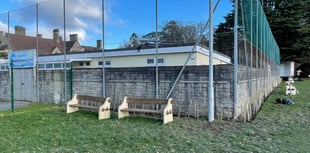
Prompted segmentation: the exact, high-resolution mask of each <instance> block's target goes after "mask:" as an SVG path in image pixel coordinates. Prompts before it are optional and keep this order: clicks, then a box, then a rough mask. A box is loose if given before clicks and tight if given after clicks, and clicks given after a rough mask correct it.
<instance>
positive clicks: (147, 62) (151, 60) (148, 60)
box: [146, 59, 154, 65]
mask: <svg viewBox="0 0 310 153" xmlns="http://www.w3.org/2000/svg"><path fill="white" fill-rule="evenodd" d="M146 64H148V65H150V64H154V59H147V60H146Z"/></svg>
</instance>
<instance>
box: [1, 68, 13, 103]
mask: <svg viewBox="0 0 310 153" xmlns="http://www.w3.org/2000/svg"><path fill="white" fill-rule="evenodd" d="M10 96H11V88H10V76H9V71H0V100H1V101H8V100H9V99H10Z"/></svg>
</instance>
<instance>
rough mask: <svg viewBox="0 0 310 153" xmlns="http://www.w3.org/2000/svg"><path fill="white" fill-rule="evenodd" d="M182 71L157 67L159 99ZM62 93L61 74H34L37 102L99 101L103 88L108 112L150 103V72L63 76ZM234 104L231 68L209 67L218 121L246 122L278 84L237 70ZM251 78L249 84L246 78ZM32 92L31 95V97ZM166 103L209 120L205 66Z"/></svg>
mask: <svg viewBox="0 0 310 153" xmlns="http://www.w3.org/2000/svg"><path fill="white" fill-rule="evenodd" d="M180 70H181V67H159V73H158V76H159V84H158V87H159V88H158V93H159V95H158V97H159V98H166V96H167V94H168V92H169V90H170V88H171V87H172V85H173V83H174V81H175V79H176V78H177V76H178V73H179V71H180ZM66 72H67V73H66V76H67V82H66V93H67V97H66V98H64V95H65V94H64V92H65V83H64V70H53V71H51V70H48V71H42V70H40V71H39V73H38V74H39V77H38V90H39V91H38V93H39V95H38V98H39V101H40V102H50V103H62V104H65V103H66V102H67V101H68V100H70V98H71V96H72V95H74V94H85V95H92V96H102V92H103V90H102V87H103V83H105V86H106V88H105V91H106V96H109V97H111V98H112V100H113V103H112V108H113V109H114V110H117V107H118V106H119V104H120V103H121V102H122V100H123V98H124V96H129V97H144V98H155V97H156V89H155V83H156V81H155V78H156V76H155V75H156V74H155V68H154V67H143V68H106V69H105V82H102V75H103V73H102V69H101V68H97V69H80V68H75V69H73V70H67V71H66ZM238 74H239V75H238V76H239V79H238V87H237V89H238V101H237V103H234V95H233V92H234V91H233V90H234V87H233V65H216V66H214V100H215V113H216V114H215V115H216V118H217V119H224V118H227V119H231V118H236V119H238V120H243V121H247V120H250V119H252V118H253V117H255V114H256V113H257V112H258V110H259V109H260V107H261V105H262V103H263V101H264V99H265V98H266V97H267V95H268V94H269V93H270V92H271V91H272V90H273V88H274V87H275V86H277V85H278V84H279V83H280V81H281V80H280V79H279V77H278V75H277V73H273V71H270V70H269V72H268V70H263V69H257V70H256V69H252V73H249V70H248V69H247V68H246V67H242V66H240V67H239V71H238ZM249 74H251V76H252V79H248V78H251V77H249ZM0 79H1V80H0V85H1V88H0V94H1V95H2V96H1V97H0V98H1V99H0V100H9V99H10V86H9V73H8V71H2V72H0ZM34 92H35V91H34ZM171 97H172V98H174V99H175V100H176V101H177V103H176V104H175V105H174V113H175V115H178V116H195V117H202V116H207V115H208V66H188V67H186V68H185V70H184V72H183V74H182V75H181V77H180V80H179V82H178V83H177V84H176V86H175V88H174V90H173V92H172V94H171Z"/></svg>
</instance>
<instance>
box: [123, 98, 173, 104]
mask: <svg viewBox="0 0 310 153" xmlns="http://www.w3.org/2000/svg"><path fill="white" fill-rule="evenodd" d="M126 101H127V103H143V104H167V101H168V100H167V99H145V98H127V100H126Z"/></svg>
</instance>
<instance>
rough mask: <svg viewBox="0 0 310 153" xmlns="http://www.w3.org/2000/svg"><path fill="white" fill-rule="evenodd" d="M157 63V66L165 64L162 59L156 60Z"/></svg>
mask: <svg viewBox="0 0 310 153" xmlns="http://www.w3.org/2000/svg"><path fill="white" fill-rule="evenodd" d="M157 63H158V64H164V63H165V59H164V58H158V59H157Z"/></svg>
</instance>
